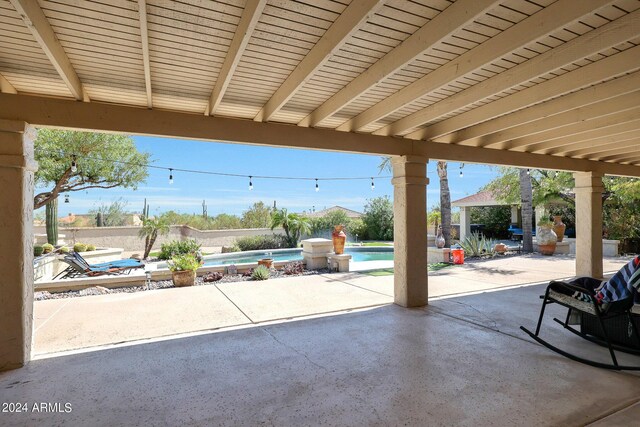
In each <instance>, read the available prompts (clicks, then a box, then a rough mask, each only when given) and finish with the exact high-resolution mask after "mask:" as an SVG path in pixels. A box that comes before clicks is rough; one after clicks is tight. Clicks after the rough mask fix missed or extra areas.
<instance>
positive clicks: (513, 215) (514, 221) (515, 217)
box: [511, 205, 519, 224]
mask: <svg viewBox="0 0 640 427" xmlns="http://www.w3.org/2000/svg"><path fill="white" fill-rule="evenodd" d="M518 211H519V209H518V206H517V205H511V224H519V222H518Z"/></svg>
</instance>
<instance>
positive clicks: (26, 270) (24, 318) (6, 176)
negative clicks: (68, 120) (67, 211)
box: [0, 120, 37, 371]
mask: <svg viewBox="0 0 640 427" xmlns="http://www.w3.org/2000/svg"><path fill="white" fill-rule="evenodd" d="M34 136H35V130H34V129H33V128H31V127H30V126H28V125H27V124H26V123H24V122H16V121H8V120H0V200H2V202H1V203H0V236H2V238H1V239H0V259H1V260H2V274H1V275H0V371H3V370H8V369H15V368H19V367H21V366H23V365H24V364H25V363H27V362H28V361H29V360H30V358H31V338H32V330H33V180H34V178H33V174H34V172H35V171H36V168H37V166H36V163H35V160H34V157H33V139H34Z"/></svg>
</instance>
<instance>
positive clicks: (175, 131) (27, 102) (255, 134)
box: [0, 94, 640, 177]
mask: <svg viewBox="0 0 640 427" xmlns="http://www.w3.org/2000/svg"><path fill="white" fill-rule="evenodd" d="M0 119H6V120H20V121H24V122H27V123H30V124H32V125H34V126H39V127H62V128H69V129H84V130H94V131H103V132H117V133H126V134H131V135H154V136H162V137H174V138H185V139H196V140H202V141H214V142H215V141H221V142H235V143H244V144H253V145H261V146H273V147H289V148H302V149H312V150H324V151H339V152H349V153H360V154H371V155H383V156H401V155H412V154H415V155H420V156H426V157H428V158H430V159H434V160H447V161H458V162H465V163H486V164H495V165H508V166H517V167H530V168H540V169H551V170H573V171H589V170H593V171H600V172H602V173H607V174H612V175H620V176H638V177H640V167H638V166H630V165H618V164H613V163H604V162H593V161H588V160H582V159H570V158H566V157H560V156H548V155H542V154H532V153H518V152H509V151H501V150H493V149H489V148H477V147H465V146H461V145H452V144H441V143H436V142H427V141H411V140H408V139H402V138H395V137H389V136H375V135H370V134H360V133H354V132H339V131H335V130H332V129H320V128H305V127H301V126H295V125H286V124H279V123H262V122H255V121H252V120H240V119H232V118H224V117H205V116H204V115H202V114H188V113H178V112H172V111H163V110H149V109H146V108H136V107H128V106H123V105H115V104H104V103H98V102H90V103H83V102H74V101H69V100H64V99H56V98H46V97H38V96H26V95H12V94H0Z"/></svg>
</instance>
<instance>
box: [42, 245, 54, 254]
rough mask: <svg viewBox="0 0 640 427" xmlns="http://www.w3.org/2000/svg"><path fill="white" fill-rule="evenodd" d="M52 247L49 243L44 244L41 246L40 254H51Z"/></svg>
mask: <svg viewBox="0 0 640 427" xmlns="http://www.w3.org/2000/svg"><path fill="white" fill-rule="evenodd" d="M53 249H54V247H53V245H52V244H51V243H45V244H44V245H42V253H44V254H50V253H51V252H53Z"/></svg>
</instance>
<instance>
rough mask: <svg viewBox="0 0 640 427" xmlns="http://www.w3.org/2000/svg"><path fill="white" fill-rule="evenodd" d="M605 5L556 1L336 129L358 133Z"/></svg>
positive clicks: (601, 0)
mask: <svg viewBox="0 0 640 427" xmlns="http://www.w3.org/2000/svg"><path fill="white" fill-rule="evenodd" d="M608 3H610V1H608V0H607V1H604V0H585V1H580V2H577V3H576V2H575V1H572V0H559V1H557V2H555V3H553V4H552V5H550V6H548V7H546V8H544V9H542V10H541V11H539V12H538V13H535V14H534V15H531V16H529V17H528V18H526V19H524V20H523V21H522V22H519V23H518V24H516V25H513V26H512V27H510V28H507V29H506V30H504V31H503V32H501V33H499V34H497V35H496V36H494V37H492V38H490V39H489V40H487V41H485V42H484V43H482V44H480V45H479V46H477V47H476V48H474V49H471V50H470V51H468V52H466V53H464V54H462V55H460V56H459V57H457V58H456V59H454V60H452V61H449V62H447V63H446V64H445V65H443V66H441V67H439V68H437V69H435V70H434V71H432V72H431V73H429V74H427V75H426V76H424V77H422V78H420V79H418V80H416V81H415V82H413V83H411V84H410V85H408V86H406V87H404V88H403V89H401V90H400V91H398V92H396V93H395V94H393V95H391V96H389V97H388V98H386V99H384V100H383V101H381V102H379V103H377V104H376V105H374V106H373V107H371V108H369V109H368V110H366V111H364V112H362V113H360V114H358V115H357V116H356V117H354V118H352V119H350V120H348V121H347V122H345V123H343V124H342V125H340V126H339V127H338V128H337V129H338V130H341V131H347V132H353V131H358V130H360V129H362V128H363V127H365V126H367V125H368V124H370V123H373V122H375V121H377V120H379V119H381V118H383V117H385V116H387V115H389V114H391V113H393V112H395V111H397V110H399V109H400V108H402V107H404V106H405V105H407V104H410V103H411V102H413V101H415V100H416V99H417V98H419V97H421V96H424V95H426V94H428V93H431V92H433V91H434V90H437V89H439V88H442V87H443V86H445V85H447V84H448V83H451V82H453V81H455V80H456V79H458V78H460V77H463V76H465V75H466V74H469V73H471V72H473V71H476V70H478V69H480V68H481V67H483V66H486V65H488V64H490V63H491V62H493V61H495V60H497V59H499V58H501V57H502V56H504V55H506V54H508V53H510V52H512V51H514V50H516V49H518V48H521V47H522V46H523V45H526V44H527V43H531V42H533V41H535V40H537V39H539V38H540V37H543V36H545V35H547V34H549V33H550V32H552V31H554V30H556V29H557V28H558V27H562V26H563V25H565V24H568V23H571V22H574V21H575V20H577V19H578V18H580V17H582V16H583V15H585V14H588V13H593V10H594V9H597V8H598V7H601V6H604V5H606V4H608Z"/></svg>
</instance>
